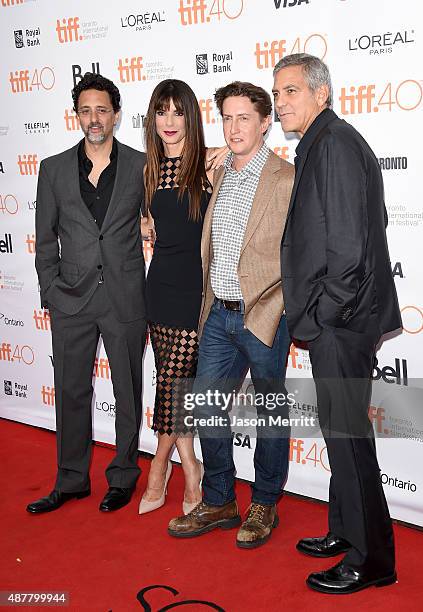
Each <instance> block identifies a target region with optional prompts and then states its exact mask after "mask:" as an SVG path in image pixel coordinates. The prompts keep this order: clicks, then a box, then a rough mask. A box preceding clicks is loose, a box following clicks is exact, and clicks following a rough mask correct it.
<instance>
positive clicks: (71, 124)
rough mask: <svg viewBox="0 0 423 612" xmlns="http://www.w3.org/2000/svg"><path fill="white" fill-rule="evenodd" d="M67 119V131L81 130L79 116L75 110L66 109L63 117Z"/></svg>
mask: <svg viewBox="0 0 423 612" xmlns="http://www.w3.org/2000/svg"><path fill="white" fill-rule="evenodd" d="M63 119H64V120H65V126H66V131H68V132H75V131H76V130H79V126H80V123H79V117H78V115H76V114H75V113H74V111H73V110H68V109H65V115H64V117H63Z"/></svg>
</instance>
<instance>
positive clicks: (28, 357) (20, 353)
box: [0, 342, 35, 365]
mask: <svg viewBox="0 0 423 612" xmlns="http://www.w3.org/2000/svg"><path fill="white" fill-rule="evenodd" d="M34 359H35V356H34V350H33V348H32V347H31V346H28V345H27V344H24V345H20V344H16V345H15V346H14V345H13V344H10V342H2V343H1V344H0V361H9V362H11V363H16V362H17V363H19V364H20V363H21V361H22V363H24V364H25V365H32V364H33V363H34Z"/></svg>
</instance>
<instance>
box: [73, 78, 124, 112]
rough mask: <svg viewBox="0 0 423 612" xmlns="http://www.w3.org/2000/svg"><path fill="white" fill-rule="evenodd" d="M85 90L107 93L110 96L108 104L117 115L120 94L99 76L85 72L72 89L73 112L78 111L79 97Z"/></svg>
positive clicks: (107, 80) (110, 82)
mask: <svg viewBox="0 0 423 612" xmlns="http://www.w3.org/2000/svg"><path fill="white" fill-rule="evenodd" d="M87 89H97V91H107V93H108V94H109V96H110V102H111V103H112V106H113V110H114V112H115V113H117V112H118V111H119V110H120V93H119V89H118V88H117V87H116V85H115V84H114V83H113V82H112V81H111V80H110V79H106V77H104V76H101V74H95V73H93V72H86V73H85V74H84V76H83V77H82V79H81V80H80V81H79V83H78V84H77V85H75V87H74V88H73V89H72V99H73V110H74V111H75V112H77V110H78V100H79V96H80V95H81V93H82V92H83V91H86V90H87Z"/></svg>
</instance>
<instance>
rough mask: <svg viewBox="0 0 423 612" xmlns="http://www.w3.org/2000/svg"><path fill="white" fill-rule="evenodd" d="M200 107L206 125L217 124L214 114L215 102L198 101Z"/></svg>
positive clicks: (210, 100)
mask: <svg viewBox="0 0 423 612" xmlns="http://www.w3.org/2000/svg"><path fill="white" fill-rule="evenodd" d="M198 105H199V107H200V111H201V117H202V119H203V122H204V123H208V124H209V123H216V119H215V117H214V113H213V102H212V99H211V98H207V99H205V100H204V99H201V100H198Z"/></svg>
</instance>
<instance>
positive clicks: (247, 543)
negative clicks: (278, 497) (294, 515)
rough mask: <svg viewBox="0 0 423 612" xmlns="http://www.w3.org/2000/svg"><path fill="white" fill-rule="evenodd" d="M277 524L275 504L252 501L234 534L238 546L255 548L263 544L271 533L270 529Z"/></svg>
mask: <svg viewBox="0 0 423 612" xmlns="http://www.w3.org/2000/svg"><path fill="white" fill-rule="evenodd" d="M278 525H279V517H278V515H277V513H276V506H275V505H273V506H264V505H263V504H255V503H254V502H252V504H251V506H250V507H249V508H248V515H247V518H246V519H245V521H244V522H243V523H242V525H241V528H240V530H239V531H238V534H237V536H236V545H237V546H238V547H239V548H257V546H261V545H262V544H265V543H266V542H267V540H268V539H269V538H270V536H271V535H272V529H274V528H275V527H277V526H278Z"/></svg>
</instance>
